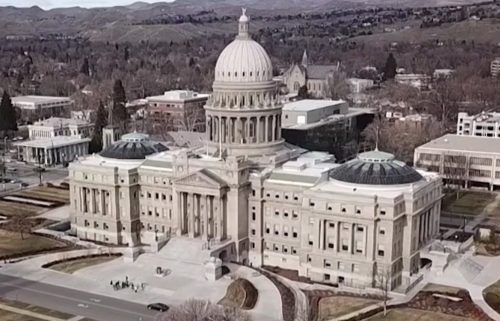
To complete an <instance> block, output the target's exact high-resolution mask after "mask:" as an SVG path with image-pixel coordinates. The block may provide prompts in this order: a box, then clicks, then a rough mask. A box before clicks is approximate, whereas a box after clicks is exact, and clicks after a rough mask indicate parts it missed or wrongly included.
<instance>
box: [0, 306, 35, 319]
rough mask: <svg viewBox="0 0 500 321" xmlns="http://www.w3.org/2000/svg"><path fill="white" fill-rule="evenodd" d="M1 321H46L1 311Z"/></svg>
mask: <svg viewBox="0 0 500 321" xmlns="http://www.w3.org/2000/svg"><path fill="white" fill-rule="evenodd" d="M0 321H44V320H43V319H37V318H34V317H32V316H27V315H24V314H17V313H14V312H10V311H7V310H2V309H0Z"/></svg>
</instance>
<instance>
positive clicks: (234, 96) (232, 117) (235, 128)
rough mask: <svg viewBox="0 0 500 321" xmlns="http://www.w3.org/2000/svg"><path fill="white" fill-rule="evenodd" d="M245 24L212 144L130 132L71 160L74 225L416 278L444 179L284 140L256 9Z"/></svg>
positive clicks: (229, 254) (341, 277) (317, 276)
mask: <svg viewBox="0 0 500 321" xmlns="http://www.w3.org/2000/svg"><path fill="white" fill-rule="evenodd" d="M239 30H240V31H239V35H238V36H237V38H236V40H235V41H234V42H233V43H232V44H230V45H229V46H228V47H227V48H226V49H225V50H224V51H223V52H222V54H221V56H220V58H219V61H218V62H217V65H216V70H215V82H214V93H213V95H212V96H211V97H210V99H209V100H208V102H207V105H206V106H205V109H206V111H207V129H208V132H207V137H206V142H205V146H203V147H200V148H191V149H188V148H179V149H175V148H172V149H170V150H163V149H161V148H160V149H159V147H158V144H157V143H154V142H151V141H149V140H148V139H147V137H145V136H144V135H141V134H129V135H126V136H124V138H122V140H124V141H122V142H118V143H115V144H113V145H111V146H110V147H109V148H108V149H106V150H105V151H103V153H101V155H93V156H90V157H88V158H86V159H82V160H79V161H78V162H75V163H73V164H71V166H70V193H71V225H72V230H73V233H75V234H76V235H78V236H79V237H80V238H85V239H91V240H97V241H102V242H106V243H114V244H129V245H135V244H138V243H142V244H155V243H157V242H159V241H160V240H163V239H165V238H169V237H175V238H177V237H185V238H190V239H198V240H199V241H200V246H203V248H206V247H211V246H214V245H215V246H219V247H220V246H227V247H226V248H227V250H223V251H221V252H220V255H219V258H220V259H222V260H223V261H227V260H234V261H238V262H241V263H243V264H251V265H253V266H262V265H276V266H280V267H283V268H289V269H294V270H298V271H299V273H300V275H303V276H306V277H310V278H311V279H312V280H315V281H322V282H330V283H344V284H347V285H351V286H359V287H364V286H372V285H373V284H374V280H375V278H376V275H377V273H379V272H380V271H385V270H388V271H389V272H390V275H391V287H392V288H395V287H398V286H404V285H405V284H410V283H411V280H412V277H413V276H414V274H415V273H417V272H418V270H419V267H420V260H419V250H420V249H421V248H422V247H423V246H424V244H426V243H427V242H428V241H430V240H431V239H432V237H433V236H435V235H436V234H437V233H438V230H439V212H440V197H441V181H440V179H439V178H437V177H436V176H434V175H430V174H429V175H428V174H425V173H422V174H419V173H417V172H416V171H414V170H413V169H411V168H409V167H408V166H406V165H404V164H402V163H401V162H398V161H396V160H394V159H393V157H392V156H391V155H388V154H385V153H380V152H373V154H366V155H364V156H363V157H361V155H360V158H359V159H357V160H356V162H357V163H349V166H361V167H360V173H358V174H359V177H365V178H366V179H367V181H361V182H354V183H353V182H346V181H341V180H338V179H335V178H334V175H333V174H334V173H335V172H336V171H341V172H352V171H353V169H350V168H343V167H342V166H344V165H342V166H340V167H339V165H338V164H335V163H334V162H333V156H332V155H329V154H327V153H321V152H306V151H304V150H303V149H300V148H298V147H295V146H291V145H289V144H287V143H285V142H284V141H283V139H282V138H281V128H280V124H281V112H282V107H281V105H280V100H279V97H278V96H277V89H276V84H275V83H274V82H273V81H272V78H271V77H272V65H271V63H270V59H269V57H268V56H267V54H265V50H264V49H263V48H262V47H261V46H260V45H259V44H257V43H256V42H254V41H253V40H251V38H250V36H249V34H248V30H249V19H248V17H247V16H246V15H243V16H242V17H241V18H240V26H239ZM127 143H128V144H127ZM130 144H141V148H136V147H134V148H133V151H134V153H132V150H130V147H127V146H129V145H130ZM120 146H122V147H123V148H122V147H120ZM137 150H141V151H144V152H143V153H142V154H140V153H137ZM160 150H161V151H160ZM106 155H107V156H106ZM110 156H113V157H110ZM382 163H384V164H382ZM380 167H384V168H387V169H388V170H387V172H386V171H384V170H380ZM365 168H366V169H365ZM352 173H354V172H352ZM358 174H355V175H354V174H353V176H356V175H358ZM408 175H409V176H408ZM408 178H409V179H410V180H408ZM370 179H375V180H379V181H383V182H382V183H380V184H369V183H368V181H369V180H370ZM387 182H391V184H388V183H387ZM392 183H393V184H392Z"/></svg>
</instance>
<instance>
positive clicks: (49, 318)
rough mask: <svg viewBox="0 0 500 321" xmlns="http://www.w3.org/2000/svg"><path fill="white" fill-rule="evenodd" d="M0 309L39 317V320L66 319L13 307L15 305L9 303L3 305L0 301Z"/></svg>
mask: <svg viewBox="0 0 500 321" xmlns="http://www.w3.org/2000/svg"><path fill="white" fill-rule="evenodd" d="M0 310H4V311H9V312H13V313H17V314H22V315H26V316H28V317H32V318H36V319H40V320H47V321H65V320H66V319H59V318H55V317H51V316H48V315H45V314H40V313H36V312H32V311H28V310H23V309H19V308H15V307H12V306H10V305H5V304H2V303H0Z"/></svg>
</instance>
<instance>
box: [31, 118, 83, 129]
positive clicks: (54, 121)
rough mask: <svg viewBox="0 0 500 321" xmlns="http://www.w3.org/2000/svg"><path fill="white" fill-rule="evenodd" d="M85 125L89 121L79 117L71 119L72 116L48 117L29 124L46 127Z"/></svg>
mask: <svg viewBox="0 0 500 321" xmlns="http://www.w3.org/2000/svg"><path fill="white" fill-rule="evenodd" d="M70 125H73V126H87V125H91V123H89V122H87V121H84V120H81V119H73V118H62V117H50V118H47V119H43V120H39V121H37V122H35V123H34V124H33V125H30V127H31V126H34V127H36V126H46V127H66V126H70Z"/></svg>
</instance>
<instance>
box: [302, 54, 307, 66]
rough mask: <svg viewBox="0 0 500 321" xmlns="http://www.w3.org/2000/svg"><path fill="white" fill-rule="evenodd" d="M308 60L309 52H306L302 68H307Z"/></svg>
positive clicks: (303, 56)
mask: <svg viewBox="0 0 500 321" xmlns="http://www.w3.org/2000/svg"><path fill="white" fill-rule="evenodd" d="M307 65H308V60H307V50H304V54H303V55H302V67H304V68H307Z"/></svg>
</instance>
